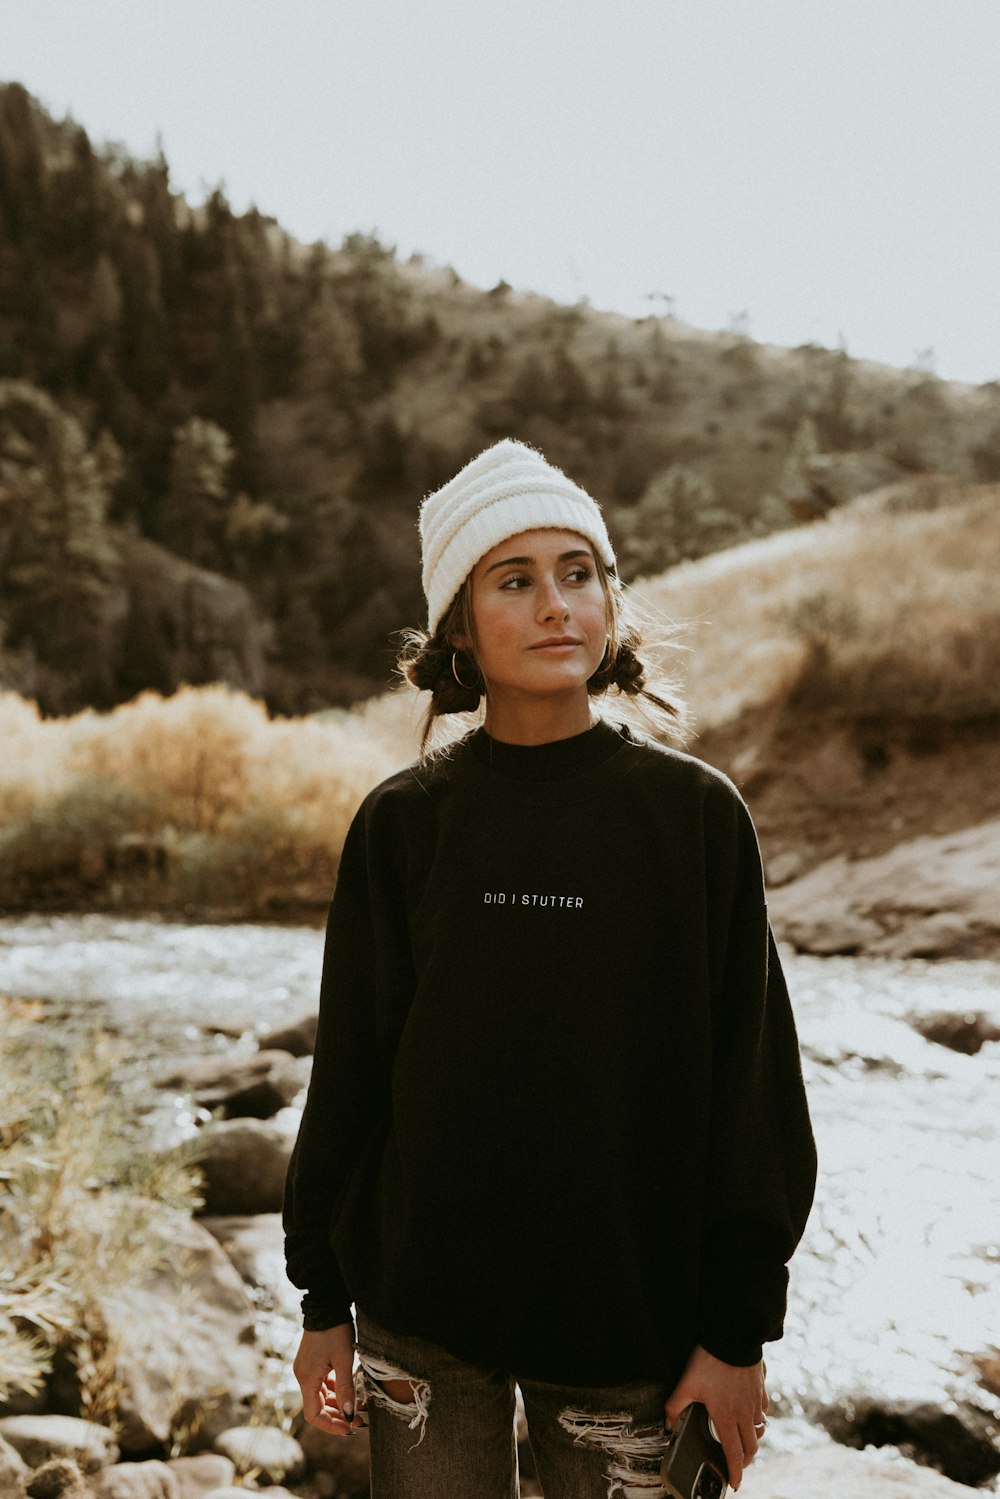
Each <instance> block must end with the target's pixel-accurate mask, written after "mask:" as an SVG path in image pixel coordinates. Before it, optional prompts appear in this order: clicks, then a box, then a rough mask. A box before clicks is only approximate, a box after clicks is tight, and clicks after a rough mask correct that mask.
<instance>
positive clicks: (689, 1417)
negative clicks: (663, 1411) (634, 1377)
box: [660, 1404, 729, 1499]
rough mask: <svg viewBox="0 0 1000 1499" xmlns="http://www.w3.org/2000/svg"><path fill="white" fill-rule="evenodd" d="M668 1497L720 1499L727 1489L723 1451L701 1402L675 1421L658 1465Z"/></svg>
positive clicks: (727, 1475)
mask: <svg viewBox="0 0 1000 1499" xmlns="http://www.w3.org/2000/svg"><path fill="white" fill-rule="evenodd" d="M660 1480H661V1482H662V1484H663V1487H664V1488H665V1489H666V1491H667V1493H668V1494H669V1495H670V1499H723V1495H725V1494H727V1493H728V1492H729V1470H728V1468H727V1467H726V1458H725V1453H724V1452H723V1450H722V1447H721V1445H720V1443H719V1442H717V1441H716V1439H715V1437H714V1436H713V1435H712V1432H711V1429H710V1427H709V1422H708V1412H707V1410H706V1409H705V1407H704V1406H703V1405H699V1404H695V1405H689V1406H688V1408H687V1410H686V1411H684V1412H683V1414H682V1415H681V1418H680V1420H679V1421H678V1422H677V1428H676V1430H675V1431H674V1432H673V1434H672V1435H671V1438H670V1444H669V1446H668V1447H667V1451H666V1455H665V1456H664V1459H663V1462H662V1464H661V1466H660Z"/></svg>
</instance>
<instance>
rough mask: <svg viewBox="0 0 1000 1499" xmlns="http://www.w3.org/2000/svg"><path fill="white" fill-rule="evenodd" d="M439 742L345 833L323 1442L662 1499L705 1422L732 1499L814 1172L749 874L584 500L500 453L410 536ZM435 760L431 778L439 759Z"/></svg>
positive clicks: (308, 1225) (415, 1463) (329, 1088)
mask: <svg viewBox="0 0 1000 1499" xmlns="http://www.w3.org/2000/svg"><path fill="white" fill-rule="evenodd" d="M420 524H421V539H422V544H423V581H424V588H425V592H426V594H427V598H428V608H429V628H428V632H427V634H426V635H425V636H423V637H421V638H420V639H419V640H418V641H417V643H416V644H415V645H411V649H410V651H409V653H408V656H407V660H406V670H407V673H408V675H409V676H410V679H411V680H412V681H414V682H415V683H416V685H418V686H420V687H422V688H427V689H429V690H430V691H431V693H432V699H431V708H430V718H433V717H434V716H435V715H436V714H437V713H441V712H449V711H460V710H464V709H468V708H471V707H474V706H475V705H477V704H478V702H479V700H480V697H481V696H482V697H485V704H486V706H485V718H484V722H483V726H482V728H480V729H478V730H476V731H475V732H473V733H471V734H470V735H467V736H466V737H465V738H464V739H462V740H461V741H460V743H459V744H458V745H457V747H455V748H454V749H453V750H452V751H451V752H450V753H449V754H448V755H446V756H437V757H432V758H431V759H429V760H425V761H424V762H422V763H421V765H419V766H416V767H412V768H410V769H409V770H406V771H403V772H402V773H400V774H399V775H396V776H394V777H392V778H391V779H390V780H388V781H386V782H385V783H384V784H383V785H381V786H379V787H377V788H376V789H375V790H374V791H373V792H372V793H371V794H370V795H369V796H368V798H367V799H366V801H365V802H364V804H363V806H362V807H361V809H360V811H359V812H358V815H357V817H356V818H355V820H354V823H353V824H352V827H351V829H350V832H349V834H348V837H347V840H346V843H345V847H344V853H343V859H342V863H341V867H340V874H339V879H338V884H337V890H336V894H335V897H334V900H333V903H332V906H331V910H330V917H329V923H328V927H327V937H326V949H325V955H324V965H323V979H322V986H321V1005H320V1025H319V1034H318V1038H317V1046H316V1055H315V1061H314V1070H313V1075H312V1082H311V1085H310V1089H309V1095H308V1101H307V1105H306V1109H305V1113H304V1116H303V1120H302V1127H301V1131H300V1134H299V1139H298V1142H297V1144H296V1149H295V1154H294V1157H293V1160H292V1163H291V1167H290V1170H289V1178H288V1187H287V1193H286V1204H285V1222H286V1230H287V1248H288V1265H289V1273H290V1275H291V1278H292V1280H293V1282H294V1283H295V1284H297V1285H299V1286H301V1287H302V1288H303V1289H304V1290H305V1292H306V1295H305V1297H304V1300H303V1311H304V1322H305V1331H304V1333H303V1337H302V1343H301V1346H300V1349H299V1353H298V1356H297V1358H296V1364H295V1368H296V1374H297V1377H298V1379H299V1383H300V1386H301V1389H302V1397H303V1406H304V1411H305V1415H306V1418H307V1420H309V1421H311V1422H312V1423H313V1424H314V1425H316V1426H318V1427H320V1428H321V1429H323V1430H325V1431H328V1432H333V1433H341V1434H346V1433H348V1432H350V1431H353V1430H354V1429H355V1428H356V1427H357V1426H358V1425H359V1417H358V1414H357V1409H356V1399H355V1386H354V1379H353V1375H352V1358H353V1352H354V1326H353V1323H352V1319H351V1305H352V1302H353V1303H355V1304H356V1309H357V1329H358V1343H357V1346H358V1354H359V1358H360V1364H361V1377H362V1380H363V1384H364V1389H365V1394H366V1403H367V1410H368V1414H369V1417H370V1421H371V1438H372V1492H373V1494H374V1495H376V1496H383V1499H404V1496H405V1499H465V1496H469V1499H472V1496H475V1499H510V1496H511V1495H513V1494H515V1493H516V1483H517V1478H516V1459H515V1455H514V1443H513V1430H512V1429H513V1411H514V1403H513V1402H514V1393H513V1391H514V1383H515V1381H516V1382H517V1384H519V1385H520V1387H521V1391H522V1395H523V1398H524V1403H525V1410H526V1413H527V1418H528V1425H529V1431H530V1439H531V1444H532V1450H533V1454H534V1457H535V1460H536V1465H537V1468H538V1471H539V1477H540V1479H541V1482H542V1486H543V1488H544V1491H545V1494H546V1499H591V1496H594V1499H597V1496H598V1495H600V1496H601V1499H603V1496H604V1495H605V1494H607V1493H609V1492H611V1491H614V1492H617V1491H618V1489H616V1488H615V1485H616V1484H617V1485H619V1487H621V1486H624V1487H623V1492H625V1493H626V1494H628V1493H631V1492H632V1491H633V1489H635V1491H637V1492H639V1491H641V1492H642V1493H650V1494H656V1493H660V1492H662V1490H661V1489H660V1488H659V1485H658V1479H657V1477H656V1475H657V1473H658V1468H659V1462H660V1458H661V1457H662V1454H663V1450H664V1446H665V1442H666V1429H667V1427H668V1426H669V1425H672V1424H673V1423H674V1422H675V1421H676V1419H677V1418H678V1416H679V1415H680V1413H681V1412H682V1411H683V1410H684V1409H685V1408H686V1407H687V1405H688V1404H689V1403H691V1402H692V1401H701V1402H703V1403H704V1405H705V1406H706V1407H707V1409H708V1412H709V1414H710V1416H711V1417H712V1420H713V1422H714V1424H715V1426H716V1428H717V1430H718V1433H719V1437H720V1440H721V1441H722V1444H723V1447H724V1449H725V1453H726V1459H727V1463H728V1466H729V1473H730V1482H731V1483H732V1484H733V1486H734V1488H735V1487H737V1486H738V1485H739V1481H740V1477H741V1474H742V1470H743V1468H744V1466H745V1465H746V1464H747V1463H748V1462H750V1461H751V1460H752V1458H753V1456H754V1453H755V1452H756V1450H757V1443H758V1440H759V1437H760V1435H761V1433H762V1431H763V1429H764V1425H765V1419H766V1413H767V1406H768V1400H767V1393H766V1390H765V1384H764V1371H763V1364H762V1359H761V1352H762V1347H761V1345H762V1343H763V1342H764V1341H765V1340H767V1339H771V1338H776V1337H779V1336H780V1334H781V1328H782V1318H783V1313H784V1302H785V1286H786V1280H787V1271H786V1262H787V1260H788V1259H789V1257H790V1255H791V1254H792V1251H793V1250H794V1248H795V1245H796V1243H797V1242H798V1239H799V1237H800V1234H801V1232H802V1229H803V1226H804V1223H805V1219H806V1216H807V1213H808V1210H809V1206H810V1203H811V1199H812V1190H813V1183H814V1174H815V1156H814V1150H813V1143H812V1136H811V1133H810V1129H809V1122H808V1116H807V1112H806V1106H805V1099H804V1094H803V1089H802V1079H801V1072H800V1067H799V1060H798V1049H797V1043H796V1037H795V1030H794V1025H793V1021H792V1016H791V1011H790V1008H789V1004H788V997H787V993H786V990H785V986H784V981H783V978H782V974H781V969H780V966H779V963H778V959H777V955H776V953H775V950H774V945H773V942H772V940H771V937H770V931H769V927H768V921H767V912H766V907H765V902H764V894H763V884H762V877H761V869H760V860H759V855H758V850H757V842H756V837H755V835H754V830H753V827H752V824H751V822H750V818H749V814H748V813H747V811H746V808H745V806H744V804H743V802H742V800H741V799H740V797H739V794H738V793H737V792H736V790H735V788H734V787H733V786H732V785H731V783H730V782H729V781H727V780H726V778H725V777H724V776H722V775H721V774H719V773H718V772H716V771H714V770H712V769H710V768H709V767H708V766H706V765H704V764H702V763H700V762H699V761H697V760H695V759H693V758H692V757H690V756H688V755H685V754H683V753H681V752H680V751H679V750H676V749H665V748H662V747H661V746H659V745H657V744H654V743H649V742H646V741H645V740H644V739H642V738H640V737H638V736H636V735H634V734H633V733H631V732H630V731H629V730H627V729H624V728H621V727H615V726H613V725H612V724H610V723H609V722H605V721H603V720H602V719H600V718H596V719H595V717H594V716H593V714H592V711H591V701H592V698H593V697H594V696H595V695H596V694H598V693H601V692H603V691H606V690H612V691H618V692H620V693H625V694H626V695H629V696H631V697H642V696H645V697H646V698H647V699H648V701H649V702H650V703H651V704H652V705H653V709H654V711H655V712H657V713H659V715H660V716H661V718H666V717H667V716H669V715H670V714H671V712H672V711H673V710H672V708H671V705H670V703H669V702H667V701H666V700H665V699H664V698H663V696H661V695H658V694H655V693H652V692H650V691H649V689H648V688H647V687H646V685H645V679H644V672H643V667H642V664H641V662H640V661H639V659H638V657H637V655H636V646H637V644H638V637H637V634H636V632H635V631H634V629H632V628H631V627H630V626H629V625H628V623H627V622H626V620H625V617H624V614H623V603H622V593H621V589H620V587H619V585H618V583H617V581H616V579H615V578H614V565H615V558H614V552H613V550H612V547H611V542H610V540H609V537H608V533H607V529H606V527H605V524H604V520H603V517H602V515H601V512H600V510H599V508H598V506H597V505H596V503H595V502H594V500H593V499H592V498H591V497H590V496H589V495H588V494H586V493H585V491H583V490H582V489H580V488H579V486H577V485H576V484H574V483H573V482H572V481H571V480H570V479H568V478H567V477H566V475H565V474H563V473H562V472H561V471H560V470H559V469H556V468H554V467H553V466H552V465H551V464H549V463H547V462H546V461H545V459H544V458H542V457H541V455H540V454H538V453H536V452H535V451H534V450H532V449H531V448H528V447H526V446H524V445H523V444H521V443H517V442H512V441H509V440H505V441H503V442H500V443H497V444H496V445H495V446H494V447H492V448H490V449H488V450H487V451H486V452H485V453H482V454H480V455H479V457H478V458H476V459H474V460H473V461H472V462H471V463H469V464H467V465H466V467H465V468H463V469H462V470H461V472H460V473H459V474H458V475H457V476H456V477H455V478H454V479H452V480H451V481H450V483H448V484H446V485H445V486H444V487H443V488H442V489H440V490H438V491H437V492H436V493H435V494H433V495H431V496H430V497H429V498H428V499H427V500H426V501H425V502H424V505H423V507H422V509H421V517H420ZM426 737H427V736H426V733H425V742H426Z"/></svg>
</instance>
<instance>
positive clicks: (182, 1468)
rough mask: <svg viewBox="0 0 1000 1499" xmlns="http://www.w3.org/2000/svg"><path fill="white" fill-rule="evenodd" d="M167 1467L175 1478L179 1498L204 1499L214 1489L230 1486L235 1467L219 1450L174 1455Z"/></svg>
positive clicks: (234, 1474)
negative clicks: (182, 1455)
mask: <svg viewBox="0 0 1000 1499" xmlns="http://www.w3.org/2000/svg"><path fill="white" fill-rule="evenodd" d="M167 1467H168V1468H169V1469H170V1471H171V1473H172V1474H173V1475H174V1477H175V1478H176V1479H177V1485H178V1488H179V1489H180V1496H181V1499H205V1495H206V1494H209V1493H211V1492H212V1491H213V1490H215V1489H225V1488H228V1487H230V1485H231V1484H232V1482H233V1479H234V1478H235V1477H236V1468H235V1465H234V1464H233V1463H231V1462H230V1460H229V1458H228V1457H223V1455H222V1453H221V1452H197V1453H194V1454H192V1455H191V1456H189V1457H175V1458H172V1459H171V1461H170V1462H168V1463H167Z"/></svg>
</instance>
